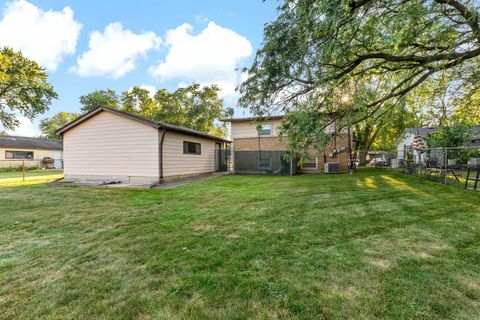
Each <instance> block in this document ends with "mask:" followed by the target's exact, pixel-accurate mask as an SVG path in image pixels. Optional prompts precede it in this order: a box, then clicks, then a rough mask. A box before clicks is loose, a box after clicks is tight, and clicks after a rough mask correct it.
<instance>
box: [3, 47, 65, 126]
mask: <svg viewBox="0 0 480 320" xmlns="http://www.w3.org/2000/svg"><path fill="white" fill-rule="evenodd" d="M47 78H48V75H47V73H46V72H45V69H44V68H42V67H40V66H39V65H38V64H37V63H36V62H35V61H32V60H29V59H27V58H25V57H24V56H23V55H22V53H20V52H15V51H13V50H12V49H10V48H2V49H0V124H1V125H2V126H3V127H4V128H6V129H10V130H13V129H15V127H17V126H18V125H19V121H18V119H17V118H16V113H20V114H22V115H24V116H25V117H27V118H29V119H33V118H35V117H36V116H37V115H38V114H41V113H43V112H45V111H46V110H48V106H49V105H50V103H51V102H52V100H53V99H56V98H57V93H56V92H55V90H54V89H53V87H52V85H50V84H49V83H48V82H47Z"/></svg>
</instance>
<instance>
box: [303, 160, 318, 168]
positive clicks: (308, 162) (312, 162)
mask: <svg viewBox="0 0 480 320" xmlns="http://www.w3.org/2000/svg"><path fill="white" fill-rule="evenodd" d="M302 169H307V170H308V169H310V170H314V169H317V158H307V159H305V160H304V161H303V164H302Z"/></svg>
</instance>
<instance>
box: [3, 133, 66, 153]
mask: <svg viewBox="0 0 480 320" xmlns="http://www.w3.org/2000/svg"><path fill="white" fill-rule="evenodd" d="M0 147H2V148H22V149H46V150H63V143H62V141H60V140H49V139H42V138H31V137H19V136H0Z"/></svg>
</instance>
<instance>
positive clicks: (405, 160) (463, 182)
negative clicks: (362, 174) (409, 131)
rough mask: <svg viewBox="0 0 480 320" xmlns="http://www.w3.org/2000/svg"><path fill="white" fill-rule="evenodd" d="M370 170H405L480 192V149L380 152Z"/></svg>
mask: <svg viewBox="0 0 480 320" xmlns="http://www.w3.org/2000/svg"><path fill="white" fill-rule="evenodd" d="M369 166H371V167H377V168H391V169H398V170H402V171H403V172H405V173H407V174H412V175H417V176H420V177H423V178H428V179H431V180H435V181H438V182H441V183H444V184H453V185H457V186H462V187H463V188H465V189H469V190H476V191H480V181H479V179H480V147H478V146H474V147H452V148H430V149H428V148H426V149H421V150H415V149H413V148H404V149H402V150H397V151H395V152H378V153H377V154H376V155H375V156H374V159H373V160H371V161H370V162H369Z"/></svg>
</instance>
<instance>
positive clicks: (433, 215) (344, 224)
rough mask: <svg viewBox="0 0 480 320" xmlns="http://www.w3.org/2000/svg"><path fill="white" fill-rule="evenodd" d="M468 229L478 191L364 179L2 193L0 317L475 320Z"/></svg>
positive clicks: (383, 177) (479, 218)
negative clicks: (165, 188) (171, 187)
mask: <svg viewBox="0 0 480 320" xmlns="http://www.w3.org/2000/svg"><path fill="white" fill-rule="evenodd" d="M373 185H375V187H374V188H373V187H372V186H373ZM479 230H480V194H479V193H474V192H469V191H465V190H462V189H460V188H453V187H449V186H444V185H442V184H439V183H436V182H432V181H428V180H425V179H421V178H416V177H411V176H407V175H403V174H400V173H397V172H386V171H375V170H364V171H360V172H359V173H356V174H352V175H349V174H344V175H314V174H309V175H298V176H293V177H267V176H261V177H260V176H226V177H220V178H216V179H212V180H207V181H203V182H197V183H194V184H191V185H185V186H181V187H178V188H174V189H169V190H160V189H142V190H139V189H135V190H133V189H132V190H129V189H109V188H92V187H89V188H83V187H79V188H64V187H48V186H44V185H25V184H20V185H19V186H18V187H2V188H1V189H0V318H2V319H66V318H67V319H289V318H294V319H479V318H480V268H479V267H478V266H479V265H480V236H479V234H480V232H479Z"/></svg>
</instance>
